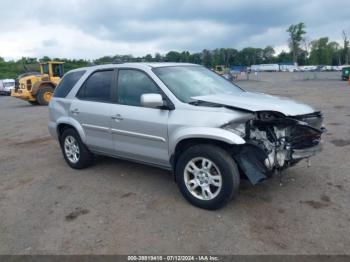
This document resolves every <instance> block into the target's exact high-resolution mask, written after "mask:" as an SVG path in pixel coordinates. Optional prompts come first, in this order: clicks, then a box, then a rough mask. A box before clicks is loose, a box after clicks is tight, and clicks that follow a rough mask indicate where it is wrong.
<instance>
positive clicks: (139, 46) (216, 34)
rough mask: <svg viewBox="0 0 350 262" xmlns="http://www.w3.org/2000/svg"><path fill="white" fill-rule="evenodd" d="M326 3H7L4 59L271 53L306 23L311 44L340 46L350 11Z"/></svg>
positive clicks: (3, 5)
mask: <svg viewBox="0 0 350 262" xmlns="http://www.w3.org/2000/svg"><path fill="white" fill-rule="evenodd" d="M347 2H348V1H347V0H339V1H337V2H336V3H334V2H331V1H326V0H325V1H322V0H318V1H316V0H308V1H302V0H284V1H280V0H278V1H277V0H266V1H252V0H244V1H243V0H241V1H238V0H237V1H230V0H221V1H220V0H217V1H212V0H201V1H197V0H177V1H163V0H133V1H124V0H104V1H98V0H62V1H60V2H57V1H51V0H36V1H26V0H17V1H10V0H3V1H1V2H0V10H3V12H2V17H1V20H0V56H4V57H13V58H18V57H21V56H35V57H40V56H44V55H48V56H50V57H70V58H97V57H100V56H103V55H114V54H133V55H145V54H147V53H152V54H153V53H155V52H161V53H164V52H167V51H169V50H189V51H191V52H195V51H201V50H202V49H204V48H207V49H212V48H216V47H233V48H238V49H239V48H243V47H246V46H254V47H265V46H266V45H272V46H274V47H275V48H276V50H277V51H280V50H282V49H284V50H286V48H287V39H288V35H287V33H286V31H285V30H286V28H287V27H288V26H289V25H290V24H292V23H298V22H301V21H303V22H305V24H306V25H307V32H308V34H307V37H308V38H309V39H310V40H311V39H315V38H318V37H322V36H329V37H330V38H331V39H332V40H337V41H340V40H341V31H342V30H343V29H346V30H348V32H349V33H350V17H349V13H350V5H349V4H348V3H347Z"/></svg>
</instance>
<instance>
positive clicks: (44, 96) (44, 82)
mask: <svg viewBox="0 0 350 262" xmlns="http://www.w3.org/2000/svg"><path fill="white" fill-rule="evenodd" d="M63 73H64V72H63V62H57V61H50V62H42V63H40V73H37V72H28V73H24V74H22V75H20V76H19V77H18V78H17V79H16V83H15V88H14V89H13V90H12V92H11V96H13V97H16V98H19V99H22V100H25V101H28V102H29V103H30V104H32V105H47V104H48V103H49V102H50V99H51V96H52V94H53V91H54V89H55V87H56V86H57V85H58V83H59V82H60V80H61V77H62V76H63Z"/></svg>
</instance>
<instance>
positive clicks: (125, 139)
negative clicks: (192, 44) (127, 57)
mask: <svg viewBox="0 0 350 262" xmlns="http://www.w3.org/2000/svg"><path fill="white" fill-rule="evenodd" d="M116 82H117V101H116V102H117V103H116V104H114V105H113V106H112V111H111V113H112V114H111V119H112V124H111V131H112V134H113V140H114V151H115V154H117V155H120V156H122V157H126V158H131V159H134V160H138V161H142V162H147V163H153V164H156V165H161V166H169V155H168V114H169V111H168V110H164V109H158V108H146V107H142V106H141V103H140V98H141V95H142V94H147V93H161V92H160V89H159V87H158V86H157V85H156V84H155V83H154V81H153V80H152V79H151V78H150V77H149V76H148V75H147V74H146V73H145V72H143V71H140V70H136V69H119V70H118V77H117V81H116Z"/></svg>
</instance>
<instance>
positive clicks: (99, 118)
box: [69, 70, 115, 153]
mask: <svg viewBox="0 0 350 262" xmlns="http://www.w3.org/2000/svg"><path fill="white" fill-rule="evenodd" d="M114 85H115V72H114V70H101V71H95V72H93V73H92V74H91V75H90V76H89V78H88V79H87V80H86V81H85V83H84V84H83V85H82V87H81V88H80V90H79V91H78V93H77V98H78V99H74V100H73V102H72V104H71V107H70V111H69V114H70V115H71V117H73V118H74V119H76V120H77V121H78V122H79V123H80V125H81V126H82V127H83V129H84V132H85V134H86V144H87V145H88V146H89V147H90V148H91V149H93V150H95V151H99V152H103V153H112V152H113V148H114V147H113V140H112V135H111V132H110V123H111V118H110V116H111V108H112V104H111V103H112V101H113V96H114V91H113V90H114V89H113V88H112V87H113V86H114Z"/></svg>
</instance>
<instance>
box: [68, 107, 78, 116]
mask: <svg viewBox="0 0 350 262" xmlns="http://www.w3.org/2000/svg"><path fill="white" fill-rule="evenodd" d="M70 112H71V113H72V114H75V115H77V114H79V109H78V108H74V109H72V110H71V111H70Z"/></svg>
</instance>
